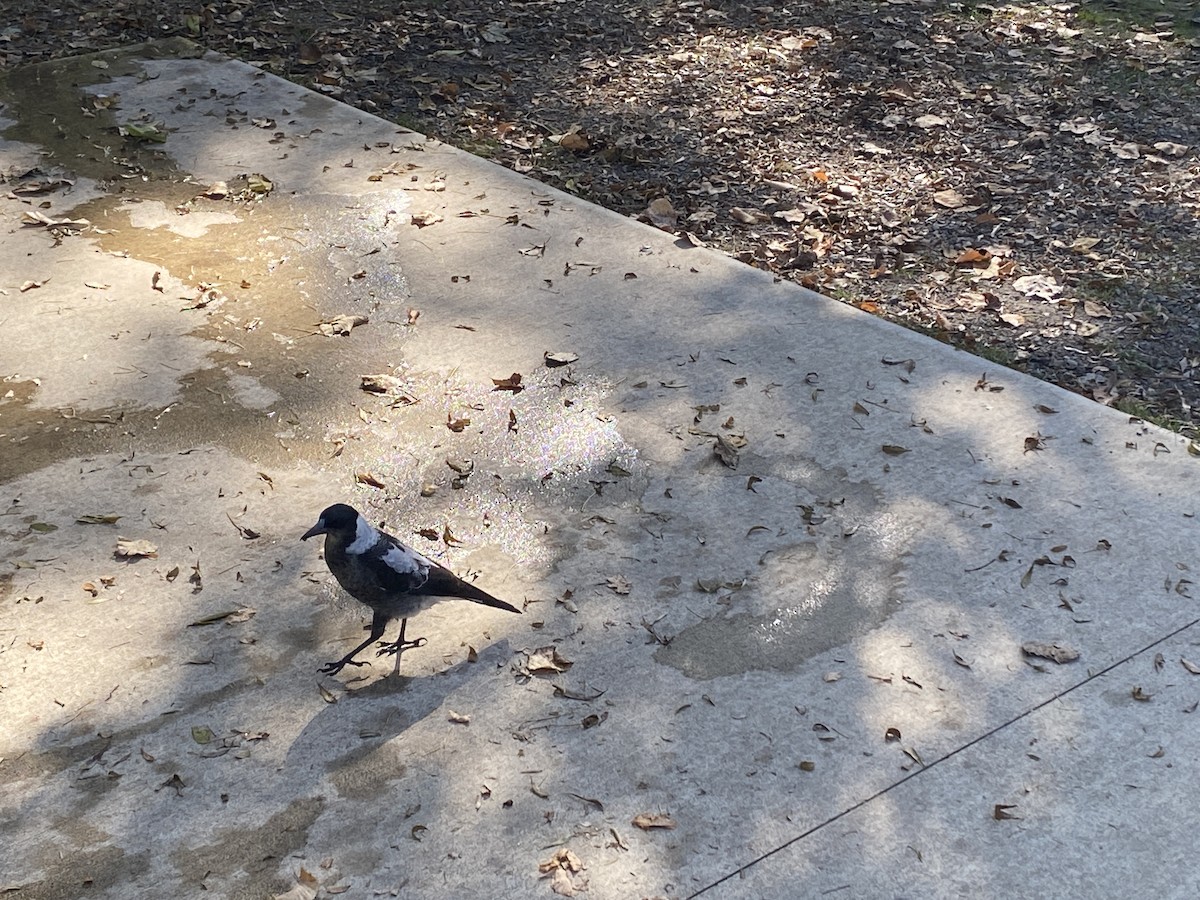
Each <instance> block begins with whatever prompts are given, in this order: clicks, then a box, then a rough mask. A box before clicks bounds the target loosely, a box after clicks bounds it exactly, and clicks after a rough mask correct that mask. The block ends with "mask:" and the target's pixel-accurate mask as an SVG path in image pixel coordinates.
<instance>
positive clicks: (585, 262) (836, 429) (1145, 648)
mask: <svg viewBox="0 0 1200 900" xmlns="http://www.w3.org/2000/svg"><path fill="white" fill-rule="evenodd" d="M2 96H3V102H4V105H3V107H2V108H0V116H2V117H3V120H2V121H0V126H3V128H4V131H3V139H2V141H0V171H3V173H4V174H5V175H6V176H7V177H8V180H7V183H6V185H5V186H6V188H8V189H9V190H10V191H11V193H9V194H8V195H7V197H5V198H4V199H3V200H0V226H2V227H0V322H2V323H3V328H4V341H3V346H2V349H0V378H2V379H3V381H0V490H2V492H3V493H2V497H3V515H2V516H0V533H2V534H3V542H2V543H0V606H2V608H3V616H2V617H0V757H2V760H0V778H2V779H3V781H4V784H5V790H4V792H3V794H2V795H0V838H2V839H3V845H4V847H5V852H4V853H3V854H2V855H0V889H3V890H4V891H6V896H9V897H16V898H57V897H62V898H74V897H79V896H88V897H106V898H122V900H126V898H132V897H146V898H160V897H163V896H185V897H190V896H199V895H201V893H202V892H203V895H204V896H210V897H239V898H240V897H256V898H257V897H274V896H275V895H277V894H283V893H284V892H286V891H289V890H292V889H293V888H294V889H295V892H294V893H292V894H290V895H289V896H290V897H301V896H303V897H310V898H311V897H312V896H313V894H314V892H316V891H320V895H321V896H337V895H341V894H344V895H345V896H352V897H372V896H403V897H422V898H423V897H432V898H440V897H445V898H452V897H453V898H461V897H550V896H555V892H557V893H558V894H559V895H570V894H571V893H572V892H575V893H577V894H579V895H581V896H586V897H589V898H593V900H607V898H630V897H667V898H684V897H688V896H693V895H695V894H697V893H704V894H705V895H706V896H714V897H715V896H721V897H810V896H819V895H823V894H826V893H828V894H830V895H832V896H847V897H851V896H853V897H918V896H919V897H927V896H946V897H958V896H970V897H980V896H996V897H1025V896H1027V897H1041V896H1051V895H1053V896H1078V897H1124V896H1128V895H1129V893H1130V890H1131V886H1133V885H1141V886H1143V887H1144V888H1145V890H1146V891H1147V892H1152V893H1154V894H1155V895H1156V896H1194V895H1195V894H1196V893H1197V891H1198V890H1200V876H1197V874H1196V869H1195V866H1194V863H1193V857H1194V843H1195V842H1194V834H1195V830H1196V826H1197V825H1198V824H1200V821H1198V819H1200V813H1198V812H1197V810H1200V793H1198V792H1200V788H1198V787H1197V785H1198V784H1200V781H1198V779H1197V771H1196V767H1197V756H1196V753H1195V746H1196V739H1197V735H1198V734H1200V731H1198V728H1200V726H1198V725H1197V722H1198V721H1200V720H1198V719H1197V718H1196V712H1195V711H1196V709H1197V701H1200V677H1197V675H1196V674H1195V673H1196V672H1200V629H1197V628H1196V623H1197V620H1198V618H1200V607H1198V604H1197V591H1198V590H1200V588H1197V586H1196V585H1195V584H1194V582H1195V581H1196V574H1195V573H1196V569H1197V567H1198V566H1200V529H1198V527H1197V522H1196V514H1197V512H1198V507H1200V499H1198V498H1200V491H1198V490H1197V488H1198V486H1200V481H1198V478H1197V466H1198V465H1200V460H1198V459H1197V457H1196V456H1194V455H1192V454H1191V453H1190V452H1189V447H1188V446H1187V445H1186V442H1184V441H1182V440H1181V439H1179V438H1178V437H1177V436H1175V435H1172V434H1169V433H1166V432H1163V431H1160V430H1158V429H1156V428H1154V427H1152V426H1148V425H1146V424H1144V423H1142V422H1139V421H1136V420H1130V419H1129V418H1128V417H1127V416H1125V415H1122V414H1118V413H1116V412H1114V411H1112V410H1108V409H1105V408H1102V407H1100V406H1098V405H1095V404H1093V403H1090V402H1087V401H1085V400H1083V399H1082V398H1080V397H1077V396H1074V395H1071V394H1067V393H1064V392H1062V391H1060V390H1058V389H1056V388H1053V387H1050V386H1047V385H1045V384H1041V383H1039V382H1036V381H1033V380H1031V379H1029V378H1027V377H1025V376H1022V375H1020V374H1017V373H1013V372H1010V371H1008V370H1005V369H1003V368H1001V367H999V366H996V365H995V364H993V363H989V362H986V361H983V360H980V359H978V358H975V357H972V356H969V355H967V354H964V353H961V352H957V351H955V350H953V349H950V348H948V347H946V346H944V345H941V344H938V343H935V342H933V341H931V340H928V339H926V338H923V337H921V336H919V335H915V334H912V333H909V332H906V331H903V330H901V329H898V328H896V327H893V326H891V325H889V324H887V323H885V322H882V321H880V320H878V319H875V318H872V317H870V316H867V315H865V314H862V313H859V312H857V311H855V310H852V309H850V308H848V307H846V306H843V305H840V304H837V303H834V302H832V301H829V300H826V299H824V298H821V297H818V296H816V295H814V294H811V293H808V292H805V291H803V290H801V289H799V288H797V287H796V286H794V285H791V284H784V283H778V282H776V281H774V280H773V279H772V278H771V276H769V275H768V274H766V273H763V272H759V271H756V270H754V269H751V268H748V267H745V266H742V265H740V264H737V263H735V262H732V261H731V260H728V259H726V258H724V257H723V256H721V255H719V254H716V253H713V252H710V251H708V250H706V249H702V248H696V247H692V246H689V245H688V244H687V242H686V241H677V240H676V239H675V238H674V237H673V236H672V235H670V234H666V233H664V232H661V231H657V230H653V229H650V228H648V227H646V226H643V225H640V224H638V223H636V222H633V221H630V220H627V219H624V218H621V217H618V216H616V215H613V214H612V213H609V212H606V211H604V210H601V209H598V208H596V207H592V206H589V205H588V204H586V203H584V202H581V201H579V200H577V199H575V198H573V197H570V196H567V195H564V194H560V193H558V192H555V191H553V190H550V189H548V188H545V187H543V186H541V185H538V184H536V183H534V182H531V181H528V180H526V179H524V178H521V177H519V176H517V175H514V174H513V173H511V172H509V171H506V170H504V169H501V168H498V167H495V166H493V165H491V164H489V163H487V162H486V161H483V160H479V159H476V158H473V157H470V156H467V155H464V154H462V153H459V152H457V151H455V150H452V149H450V148H448V147H446V146H443V145H441V144H438V143H436V142H433V141H428V140H426V139H425V138H424V137H422V136H421V135H417V134H414V133H412V132H408V131H404V130H403V129H399V128H397V127H396V126H394V125H391V124H389V123H386V122H383V121H381V120H379V119H375V118H372V117H370V116H367V115H365V114H363V113H361V112H358V111H356V110H353V109H350V108H348V107H345V106H341V105H339V104H337V103H334V102H332V101H330V100H328V99H327V98H323V97H320V96H318V95H315V94H312V93H309V92H307V91H304V90H301V89H300V88H297V87H296V86H294V85H291V84H289V83H287V82H284V81H281V80H279V79H277V78H274V77H272V76H270V75H266V74H264V73H262V72H259V71H257V70H255V69H254V68H252V67H250V66H247V65H243V64H241V63H236V62H231V61H228V60H225V59H223V58H221V57H217V56H215V55H203V54H201V53H200V51H198V50H196V49H195V48H191V47H189V46H188V45H186V44H164V45H161V46H153V47H144V48H135V49H132V50H130V51H127V52H124V53H114V54H104V55H101V56H97V57H86V58H81V59H77V60H68V61H64V62H60V63H55V64H50V65H46V66H44V67H40V68H37V69H31V70H25V71H21V72H15V73H11V74H10V75H9V77H8V81H7V83H6V84H5V85H4V86H3V89H2ZM131 126H133V128H132V131H134V132H137V131H139V130H140V131H141V133H142V134H143V135H144V134H146V133H147V131H146V129H147V128H148V127H150V128H152V131H151V132H149V133H151V134H154V135H155V136H158V137H163V138H165V140H163V141H161V142H157V141H144V140H143V141H136V140H133V139H132V138H131V137H129V136H127V135H123V134H121V133H120V132H119V131H118V129H119V128H123V129H124V130H125V131H126V132H129V131H130V130H131ZM218 182H224V183H225V188H224V189H222V188H220V187H215V185H217V183H218ZM36 186H41V187H44V188H45V189H44V190H40V191H39V190H38V189H37V187H36ZM39 216H40V217H41V218H38V217H39ZM71 222H74V223H75V224H70V223H71ZM338 317H358V318H359V319H365V320H366V321H365V322H364V323H361V324H359V325H357V326H356V327H353V328H350V327H349V325H348V324H347V322H348V320H347V319H341V320H340V321H341V330H343V331H348V333H344V334H338V333H336V331H337V330H338V329H337V327H335V326H336V322H337V320H338ZM327 332H328V333H327ZM547 354H563V355H562V356H558V357H555V358H554V359H552V360H551V362H553V361H555V360H560V361H567V360H572V359H573V358H574V357H577V359H574V361H571V362H568V363H567V364H565V365H550V364H548V362H547V356H546V355H547ZM380 375H383V376H388V379H383V380H376V381H375V382H373V384H375V385H376V386H382V387H383V388H384V389H385V390H384V392H378V391H365V390H363V387H362V386H363V383H364V382H363V376H380ZM514 375H520V380H519V383H518V381H517V380H516V379H514V377H513V376H514ZM389 379H390V380H389ZM513 388H520V390H513ZM718 450H719V452H718ZM338 501H345V502H351V503H354V504H355V505H357V506H358V507H359V508H361V509H363V510H364V511H366V512H368V514H369V515H370V516H371V518H372V519H373V520H375V521H382V522H384V523H385V524H386V526H387V527H388V528H389V530H391V531H393V532H394V533H397V534H399V535H401V536H402V537H403V538H404V539H406V540H409V541H410V542H411V543H413V544H414V546H416V547H418V549H420V550H421V551H422V552H424V553H426V554H429V555H432V556H434V557H436V558H438V559H439V560H441V561H442V562H444V563H445V564H447V565H449V566H450V567H452V568H453V569H455V570H456V571H457V572H459V573H460V574H468V573H469V574H470V575H471V576H473V577H476V578H477V583H478V584H479V585H480V586H481V587H483V588H485V589H486V590H488V591H489V592H491V593H493V594H495V595H496V596H498V597H501V598H503V599H505V600H508V601H509V602H511V603H513V604H516V605H518V606H521V607H523V608H524V611H525V613H524V615H523V616H520V617H518V616H512V615H511V614H505V613H503V612H497V611H493V610H486V609H482V608H479V607H476V606H470V605H465V604H459V605H454V604H443V605H441V606H439V607H437V608H435V609H433V610H430V611H428V612H425V613H422V614H421V615H420V616H418V617H417V618H415V619H414V620H413V621H412V622H410V624H409V634H410V636H413V635H419V636H424V637H426V638H428V644H427V646H425V647H424V648H422V649H419V650H415V651H411V652H409V653H406V654H405V656H404V659H403V666H402V675H401V677H399V678H390V677H385V676H386V675H387V673H388V672H390V670H391V660H390V659H384V660H380V661H378V663H377V664H376V665H374V666H372V667H370V668H366V667H364V668H361V669H350V668H347V669H346V670H345V671H343V672H342V673H341V674H340V675H339V676H338V677H336V678H329V677H323V676H319V675H318V674H317V669H318V668H319V667H320V665H321V664H323V663H325V662H328V661H329V660H332V659H337V658H338V657H339V656H341V655H342V654H343V653H344V652H345V651H346V650H347V649H348V648H349V647H351V646H353V645H354V643H357V642H358V641H359V640H361V631H360V627H361V625H362V623H363V622H364V621H365V618H366V616H365V610H364V608H362V607H360V606H359V605H358V604H357V603H355V602H354V601H353V600H350V599H349V598H347V597H345V595H343V594H341V593H340V592H339V591H338V590H337V589H336V588H335V587H334V586H333V584H332V582H331V579H330V577H329V575H328V573H327V571H326V570H325V568H324V565H323V563H322V561H321V559H320V556H319V548H317V547H314V546H313V545H312V542H310V543H308V544H301V543H300V541H299V536H300V534H302V533H303V532H304V530H305V529H307V528H308V527H309V526H310V525H311V524H312V523H313V521H315V518H316V515H317V513H318V512H319V511H320V510H321V509H322V508H323V507H325V506H326V505H328V504H330V503H333V502H338ZM89 517H91V518H89ZM113 517H119V518H117V519H115V521H114V520H113ZM122 539H124V540H125V541H131V542H141V541H144V542H148V545H147V544H136V543H135V544H133V545H132V547H133V551H134V552H135V553H136V552H140V553H142V555H134V556H121V555H119V553H118V551H119V548H126V549H129V547H130V545H128V544H125V543H121V541H122ZM147 554H149V555H147ZM391 636H394V632H393V633H390V634H389V637H391ZM1033 643H1041V644H1057V645H1058V646H1059V648H1060V650H1065V651H1071V652H1076V653H1078V658H1077V659H1075V660H1073V661H1068V662H1061V663H1059V662H1055V661H1052V660H1050V659H1046V658H1043V657H1037V656H1030V655H1027V654H1025V653H1023V651H1022V647H1023V645H1030V644H1033ZM545 648H554V650H556V651H557V656H555V655H554V654H553V653H551V652H550V651H549V650H546V649H545ZM1055 652H1057V651H1055ZM1068 655H1070V654H1069V653H1068ZM644 826H648V827H644ZM567 851H570V853H569V854H568V853H567ZM302 871H303V872H304V873H306V874H305V875H304V876H303V877H301V872H302ZM1072 872H1077V873H1079V874H1078V875H1072V874H1069V873H1072ZM585 888H586V892H585Z"/></svg>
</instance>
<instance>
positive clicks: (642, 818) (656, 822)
mask: <svg viewBox="0 0 1200 900" xmlns="http://www.w3.org/2000/svg"><path fill="white" fill-rule="evenodd" d="M633 824H634V825H635V826H636V827H638V828H640V829H642V831H650V830H651V829H654V828H661V829H665V830H667V831H670V830H672V829H674V828H675V827H676V823H675V820H674V819H672V818H671V817H670V816H668V815H667V814H666V813H640V814H638V815H636V816H634V817H633Z"/></svg>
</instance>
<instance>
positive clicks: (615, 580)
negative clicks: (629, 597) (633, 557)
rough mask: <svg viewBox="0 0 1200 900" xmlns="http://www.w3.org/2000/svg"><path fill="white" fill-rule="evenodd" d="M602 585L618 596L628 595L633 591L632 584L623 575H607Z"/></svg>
mask: <svg viewBox="0 0 1200 900" xmlns="http://www.w3.org/2000/svg"><path fill="white" fill-rule="evenodd" d="M604 583H605V584H606V585H607V586H608V587H610V588H611V589H612V590H613V591H615V592H616V593H618V594H628V593H629V592H630V591H631V590H633V582H631V581H629V580H628V579H627V578H625V576H623V575H609V576H608V577H607V578H606V579H604Z"/></svg>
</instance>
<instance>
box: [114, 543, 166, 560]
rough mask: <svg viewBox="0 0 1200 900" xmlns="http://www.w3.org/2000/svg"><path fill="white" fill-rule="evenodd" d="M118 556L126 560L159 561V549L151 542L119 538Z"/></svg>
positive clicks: (116, 551) (115, 552) (116, 552)
mask: <svg viewBox="0 0 1200 900" xmlns="http://www.w3.org/2000/svg"><path fill="white" fill-rule="evenodd" d="M113 552H114V554H115V555H116V556H119V557H122V558H125V559H143V558H145V559H157V558H158V547H156V546H155V545H154V544H152V543H150V542H149V541H134V540H130V539H129V538H117V549H116V550H115V551H113Z"/></svg>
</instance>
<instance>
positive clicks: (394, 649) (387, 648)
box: [375, 638, 429, 656]
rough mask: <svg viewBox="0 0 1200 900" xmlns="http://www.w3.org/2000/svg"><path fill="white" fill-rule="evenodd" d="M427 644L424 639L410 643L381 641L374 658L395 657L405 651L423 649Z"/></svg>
mask: <svg viewBox="0 0 1200 900" xmlns="http://www.w3.org/2000/svg"><path fill="white" fill-rule="evenodd" d="M427 643H429V642H428V641H427V640H425V638H413V639H412V640H411V641H406V640H403V639H401V640H398V641H382V642H380V644H379V652H378V653H376V654H375V655H376V656H395V655H396V654H397V653H403V652H404V651H405V650H415V649H417V648H418V647H424V646H425V645H426V644H427Z"/></svg>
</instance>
